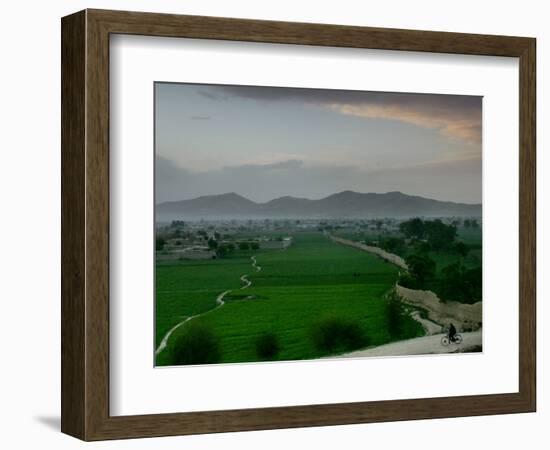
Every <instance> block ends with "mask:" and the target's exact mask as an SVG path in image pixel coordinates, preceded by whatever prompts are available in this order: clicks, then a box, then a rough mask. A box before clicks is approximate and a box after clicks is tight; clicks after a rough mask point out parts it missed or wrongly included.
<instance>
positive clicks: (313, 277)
mask: <svg viewBox="0 0 550 450" xmlns="http://www.w3.org/2000/svg"><path fill="white" fill-rule="evenodd" d="M293 239H294V240H293V244H292V246H291V247H289V248H288V249H287V250H270V251H268V250H265V251H261V250H259V251H256V252H254V253H253V254H254V255H255V256H256V259H257V261H258V265H259V266H261V267H262V270H261V271H260V272H256V271H255V269H254V268H253V267H252V264H251V260H250V256H251V255H252V253H250V252H242V253H241V252H236V253H235V255H234V256H232V257H231V258H223V259H216V260H208V261H177V262H171V263H162V264H161V263H157V267H156V295H157V297H156V343H157V345H158V344H159V343H160V341H161V340H162V337H163V336H164V335H165V334H166V332H167V331H168V330H169V329H170V328H171V327H173V326H174V325H175V324H177V323H179V322H180V321H181V320H183V319H184V318H185V317H186V316H190V315H195V314H199V313H203V312H206V311H209V310H212V309H213V308H214V307H215V299H216V297H217V296H218V295H219V294H220V293H222V292H224V291H225V290H228V289H232V292H231V293H230V294H229V295H228V296H226V297H225V301H226V304H225V305H224V306H223V307H221V308H217V309H215V310H213V311H211V312H207V313H206V314H204V315H201V316H200V317H197V318H195V319H193V320H192V322H193V323H197V324H200V325H203V326H205V327H208V328H209V329H211V330H213V332H214V333H215V334H216V337H217V339H218V340H219V346H220V353H221V361H220V362H224V363H230V362H250V361H257V360H258V357H257V355H256V350H255V340H256V338H257V337H258V336H259V335H261V334H262V333H265V332H270V333H272V334H274V335H276V337H277V339H278V341H279V344H280V352H279V353H278V355H277V357H276V359H277V360H296V359H310V358H317V357H320V356H324V355H326V354H327V353H326V352H323V351H320V350H318V348H317V347H315V345H314V344H313V342H312V339H311V330H312V327H313V326H314V324H315V323H317V322H318V321H319V320H321V319H323V318H324V317H330V316H337V317H340V318H344V319H349V320H353V321H356V322H358V323H359V324H360V327H362V329H363V331H364V333H365V334H366V335H367V336H368V339H369V345H373V346H374V345H380V344H384V343H387V342H389V341H391V340H392V336H390V334H389V333H388V330H387V326H386V302H385V300H384V296H385V294H386V293H387V292H388V291H389V290H390V289H391V288H392V286H393V285H394V283H395V281H396V279H397V269H396V268H395V267H394V266H393V265H391V264H389V263H387V262H384V261H382V260H381V259H378V258H377V257H375V256H373V255H371V254H368V253H366V252H362V251H359V250H356V249H353V248H350V247H345V246H341V245H338V244H335V243H333V242H332V241H330V240H329V239H328V238H327V237H326V236H324V235H323V234H321V233H313V232H311V233H305V232H304V233H294V234H293ZM243 274H247V275H248V279H249V280H250V281H251V282H252V285H251V286H250V287H249V288H247V289H240V287H241V286H242V282H241V281H240V277H241V276H242V275H243ZM190 323H191V322H190ZM187 326H188V325H184V326H182V327H180V328H178V329H177V330H176V331H175V332H174V333H173V334H172V336H171V337H170V340H177V337H178V334H179V333H184V332H185V328H186V327H187ZM422 334H423V330H422V328H421V326H420V324H418V323H417V322H415V321H414V320H412V319H410V318H409V317H408V316H407V317H406V319H405V321H404V324H403V332H402V334H401V336H400V338H405V337H414V336H419V335H422ZM169 350H170V349H169V348H167V349H166V350H165V351H163V352H161V353H160V354H159V355H158V356H157V364H158V365H167V364H170V351H169Z"/></svg>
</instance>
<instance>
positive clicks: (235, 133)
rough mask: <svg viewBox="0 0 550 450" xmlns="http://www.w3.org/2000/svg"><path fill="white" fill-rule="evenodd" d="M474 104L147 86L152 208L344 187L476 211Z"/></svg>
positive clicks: (313, 194)
mask: <svg viewBox="0 0 550 450" xmlns="http://www.w3.org/2000/svg"><path fill="white" fill-rule="evenodd" d="M481 112H482V98H481V97H477V96H456V95H440V94H403V93H385V92H367V91H341V90H325V89H298V88H273V87H255V86H228V85H200V84H179V83H178V84H176V83H156V84H155V151H156V154H155V163H156V164H155V172H156V173H155V175H156V181H155V184H156V186H155V188H156V203H157V204H158V203H162V202H165V201H178V200H188V199H193V198H196V197H200V196H205V195H220V194H224V193H232V192H234V193H237V194H238V195H240V196H243V197H245V198H247V199H250V200H252V201H254V202H258V203H265V202H266V201H269V200H273V199H275V198H280V197H285V196H292V197H300V198H308V199H321V198H325V197H327V196H329V195H332V194H335V193H338V192H342V191H347V190H350V191H354V192H360V193H387V192H394V191H399V192H403V193H405V194H407V195H415V196H421V197H425V198H429V199H435V200H441V201H452V202H457V203H468V204H478V203H481Z"/></svg>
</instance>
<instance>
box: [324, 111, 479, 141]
mask: <svg viewBox="0 0 550 450" xmlns="http://www.w3.org/2000/svg"><path fill="white" fill-rule="evenodd" d="M330 108H331V109H333V110H334V111H338V112H339V113H341V114H344V115H349V116H356V117H365V118H370V119H387V120H395V121H399V122H404V123H409V124H412V125H416V126H419V127H422V128H428V129H437V130H439V132H440V133H441V134H443V135H444V136H447V137H450V138H454V139H461V140H464V141H467V142H470V143H472V144H480V143H481V109H480V110H479V113H478V112H476V111H471V112H469V113H467V114H466V113H465V112H464V111H460V110H459V111H456V110H453V109H443V108H437V107H426V106H425V105H423V106H422V107H411V106H410V105H400V104H376V103H374V104H368V103H367V104H363V105H353V104H351V105H350V104H337V103H335V104H332V105H330Z"/></svg>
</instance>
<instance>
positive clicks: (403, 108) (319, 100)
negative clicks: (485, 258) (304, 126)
mask: <svg viewBox="0 0 550 450" xmlns="http://www.w3.org/2000/svg"><path fill="white" fill-rule="evenodd" d="M200 93H201V95H204V96H206V97H208V98H210V99H212V100H223V101H226V100H227V99H229V98H231V97H239V98H243V99H249V100H254V101H257V102H285V101H286V102H299V103H303V104H309V105H315V106H318V107H321V108H327V109H330V110H332V111H335V112H338V113H340V114H344V115H348V116H355V117H362V118H368V119H384V120H393V121H398V122H403V123H408V124H411V125H415V126H418V127H421V128H425V129H434V130H437V131H438V132H440V133H441V134H442V135H443V136H446V137H449V138H452V139H459V140H462V141H465V142H468V143H471V144H481V114H482V110H481V101H482V98H481V97H479V96H469V95H447V94H414V93H399V92H372V91H351V90H337V89H305V88H281V87H262V86H219V85H212V86H204V88H203V90H201V92H200Z"/></svg>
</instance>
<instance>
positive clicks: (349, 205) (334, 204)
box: [156, 191, 481, 221]
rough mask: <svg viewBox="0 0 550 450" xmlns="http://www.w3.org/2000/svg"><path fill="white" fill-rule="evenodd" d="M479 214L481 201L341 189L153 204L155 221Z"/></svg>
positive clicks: (209, 196)
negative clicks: (321, 194) (317, 195)
mask: <svg viewBox="0 0 550 450" xmlns="http://www.w3.org/2000/svg"><path fill="white" fill-rule="evenodd" d="M416 216H418V217H452V216H463V217H479V216H481V204H467V203H454V202H446V201H439V200H433V199H429V198H424V197H419V196H415V195H407V194H403V193H402V192H397V191H394V192H387V193H385V194H375V193H366V194H363V193H359V192H353V191H343V192H339V193H336V194H332V195H329V196H328V197H325V198H322V199H319V200H310V199H307V198H298V197H289V196H287V197H279V198H276V199H273V200H270V201H268V202H266V203H256V202H253V201H252V200H249V199H247V198H245V197H243V196H241V195H238V194H236V193H234V192H231V193H227V194H220V195H205V196H201V197H197V198H194V199H191V200H180V201H173V202H163V203H159V204H157V205H156V220H157V221H167V220H178V219H181V220H194V219H259V218H333V219H338V218H369V219H372V218H377V217H396V218H406V217H416Z"/></svg>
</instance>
